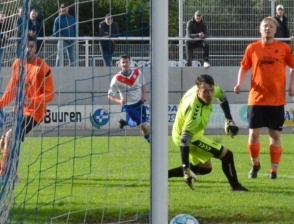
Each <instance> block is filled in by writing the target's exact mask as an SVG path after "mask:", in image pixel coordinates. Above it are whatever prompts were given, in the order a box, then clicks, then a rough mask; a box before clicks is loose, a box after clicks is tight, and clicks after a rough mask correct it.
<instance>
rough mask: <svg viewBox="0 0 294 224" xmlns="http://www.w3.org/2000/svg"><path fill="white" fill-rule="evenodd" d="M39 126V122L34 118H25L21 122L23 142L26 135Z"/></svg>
mask: <svg viewBox="0 0 294 224" xmlns="http://www.w3.org/2000/svg"><path fill="white" fill-rule="evenodd" d="M37 125H38V122H37V121H35V120H34V118H33V117H30V116H23V120H22V122H21V130H22V133H21V140H22V141H23V140H24V135H25V134H27V133H29V132H30V131H31V130H32V129H33V128H34V127H35V126H37Z"/></svg>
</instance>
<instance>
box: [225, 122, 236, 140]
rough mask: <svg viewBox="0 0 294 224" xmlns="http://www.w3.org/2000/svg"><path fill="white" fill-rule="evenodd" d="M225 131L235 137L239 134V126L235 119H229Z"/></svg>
mask: <svg viewBox="0 0 294 224" xmlns="http://www.w3.org/2000/svg"><path fill="white" fill-rule="evenodd" d="M225 132H226V134H227V135H230V136H231V137H232V138H234V136H235V135H237V134H238V132H239V128H238V126H237V125H236V124H235V122H234V121H233V120H229V119H227V120H226V123H225Z"/></svg>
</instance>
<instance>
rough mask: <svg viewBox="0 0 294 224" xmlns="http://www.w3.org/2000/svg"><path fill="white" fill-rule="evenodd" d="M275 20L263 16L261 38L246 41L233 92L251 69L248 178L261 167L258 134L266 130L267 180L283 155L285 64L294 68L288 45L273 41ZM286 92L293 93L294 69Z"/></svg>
mask: <svg viewBox="0 0 294 224" xmlns="http://www.w3.org/2000/svg"><path fill="white" fill-rule="evenodd" d="M277 27H278V23H277V21H276V20H275V19H274V18H272V17H266V18H265V19H263V20H262V22H261V23H260V33H261V40H259V41H256V42H253V43H251V44H249V45H248V46H247V48H246V51H245V54H244V56H243V59H242V61H241V67H240V69H239V73H238V80H237V85H236V86H235V87H234V92H235V93H238V94H239V93H240V91H241V86H242V84H243V82H244V80H245V77H246V75H247V73H248V71H249V70H250V69H251V71H252V75H251V85H250V90H249V97H248V114H247V117H248V124H249V136H248V151H249V155H250V159H251V163H252V168H251V170H250V171H249V174H248V177H249V178H256V177H257V173H258V171H259V170H260V160H259V154H260V134H261V130H262V128H263V127H266V128H267V129H268V135H269V152H270V159H271V168H270V172H269V175H268V177H269V179H276V178H277V170H278V166H279V163H280V159H281V155H282V145H281V131H282V129H283V124H284V120H285V117H284V114H285V113H284V112H285V109H284V105H285V104H286V96H285V95H286V94H285V89H286V66H289V67H290V68H293V67H294V57H293V56H292V50H291V47H290V46H289V45H288V44H286V43H283V42H280V41H277V40H275V33H276V31H277ZM289 83H290V85H289V89H288V90H289V95H290V96H294V72H293V70H292V71H291V75H290V81H289Z"/></svg>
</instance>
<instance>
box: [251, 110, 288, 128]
mask: <svg viewBox="0 0 294 224" xmlns="http://www.w3.org/2000/svg"><path fill="white" fill-rule="evenodd" d="M247 118H248V124H249V128H250V129H255V128H262V127H267V128H270V129H273V130H277V131H282V130H283V125H284V121H285V108H284V106H283V105H282V106H248V111H247Z"/></svg>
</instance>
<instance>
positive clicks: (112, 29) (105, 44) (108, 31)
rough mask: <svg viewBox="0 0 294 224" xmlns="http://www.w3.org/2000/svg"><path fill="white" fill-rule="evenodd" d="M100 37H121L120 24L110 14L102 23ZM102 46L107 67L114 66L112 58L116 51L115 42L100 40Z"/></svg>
mask: <svg viewBox="0 0 294 224" xmlns="http://www.w3.org/2000/svg"><path fill="white" fill-rule="evenodd" d="M99 36H100V37H118V36H119V28H118V24H117V23H116V22H114V21H113V18H112V16H111V15H110V14H107V15H106V16H105V20H104V21H102V22H100V24H99ZM100 46H101V50H102V55H103V59H104V63H105V65H106V66H112V56H113V53H114V51H115V41H114V40H111V39H109V40H100Z"/></svg>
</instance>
